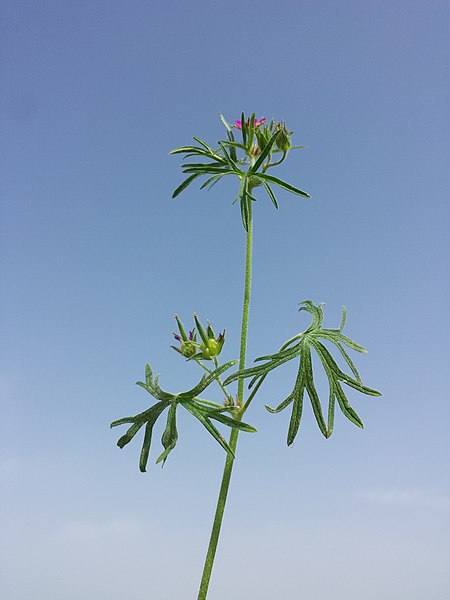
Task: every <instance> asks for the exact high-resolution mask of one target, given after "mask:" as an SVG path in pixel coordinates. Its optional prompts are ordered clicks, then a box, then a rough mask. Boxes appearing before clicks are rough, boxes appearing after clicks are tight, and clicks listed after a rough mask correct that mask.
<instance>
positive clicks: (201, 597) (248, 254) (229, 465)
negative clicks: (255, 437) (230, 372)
mask: <svg viewBox="0 0 450 600" xmlns="http://www.w3.org/2000/svg"><path fill="white" fill-rule="evenodd" d="M252 245H253V221H252V206H251V202H250V203H249V219H248V231H247V241H246V251H245V283H244V303H243V307H242V326H241V349H240V354H239V370H241V369H245V357H246V352H247V332H248V316H249V312H250V290H251V279H252ZM237 404H238V406H239V407H242V406H243V404H244V380H242V379H241V380H239V384H238V396H237ZM237 418H238V419H240V418H242V412H240V413H239V415H238V417H237ZM238 436H239V431H238V430H237V429H232V431H231V434H230V441H229V444H230V448H231V450H232V451H233V453H234V452H235V450H236V446H237V440H238ZM233 464H234V459H233V458H232V457H231V456H229V455H227V458H226V461H225V467H224V470H223V475H222V483H221V485H220V492H219V498H218V500H217V507H216V513H215V515H214V521H213V526H212V531H211V537H210V540H209V546H208V551H207V553H206V559H205V566H204V567H203V574H202V579H201V582H200V590H199V592H198V597H197V600H206V596H207V594H208V587H209V581H210V579H211V572H212V568H213V565H214V557H215V555H216V550H217V544H218V541H219V535H220V528H221V526H222V520H223V513H224V510H225V504H226V501H227V495H228V488H229V486H230V479H231V472H232V470H233Z"/></svg>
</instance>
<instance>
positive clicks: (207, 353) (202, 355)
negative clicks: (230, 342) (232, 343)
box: [171, 314, 225, 360]
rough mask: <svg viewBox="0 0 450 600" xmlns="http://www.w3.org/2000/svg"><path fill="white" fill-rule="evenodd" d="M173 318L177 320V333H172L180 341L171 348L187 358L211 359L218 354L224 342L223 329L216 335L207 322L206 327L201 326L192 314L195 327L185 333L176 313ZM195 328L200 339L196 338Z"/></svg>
mask: <svg viewBox="0 0 450 600" xmlns="http://www.w3.org/2000/svg"><path fill="white" fill-rule="evenodd" d="M175 320H176V322H177V326H178V331H179V334H178V333H174V334H173V335H174V337H175V339H176V340H177V341H178V342H180V346H178V347H177V346H171V348H173V349H174V350H176V351H177V352H179V353H180V354H182V355H183V356H184V357H185V358H187V359H188V360H189V359H194V360H199V359H203V360H213V359H214V358H215V357H216V356H219V354H220V353H221V351H222V348H223V345H224V343H225V330H224V331H223V332H222V333H219V335H218V336H216V334H215V333H214V331H213V329H212V327H211V324H210V323H208V325H207V327H206V329H205V328H203V327H202V325H201V323H200V321H199V320H198V318H197V315H196V314H194V322H195V327H194V328H193V329H192V331H189V334H187V333H186V331H185V329H184V327H183V324H182V323H181V321H180V319H179V318H178V316H177V315H175ZM195 330H197V331H198V334H199V336H200V340H197V333H196V331H195Z"/></svg>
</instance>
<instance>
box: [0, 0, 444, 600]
mask: <svg viewBox="0 0 450 600" xmlns="http://www.w3.org/2000/svg"><path fill="white" fill-rule="evenodd" d="M449 16H450V10H449V6H448V3H446V2H440V1H431V2H416V1H410V2H400V1H393V2H387V1H386V2H385V1H379V2H355V1H344V2H332V1H327V2H321V1H319V2H302V1H300V2H286V1H281V2H278V3H276V4H273V3H269V2H266V1H265V0H264V1H260V2H258V3H256V2H247V3H245V4H241V3H238V2H236V1H234V0H233V1H231V2H227V3H222V2H221V3H219V2H215V1H211V0H210V1H208V2H206V1H201V2H200V1H198V2H197V1H194V2H192V3H185V2H180V1H179V0H177V1H173V2H166V3H162V2H142V1H136V2H132V3H130V2H119V1H111V2H85V1H80V2H55V1H49V2H26V1H19V2H11V1H6V2H3V3H2V8H1V22H0V28H1V32H0V33H1V35H0V39H1V41H0V49H1V56H2V68H1V84H0V118H1V130H2V131H3V132H4V134H3V135H2V142H3V143H2V155H1V171H2V177H1V190H0V191H1V197H2V225H1V227H2V241H1V252H2V258H1V261H2V267H1V287H2V300H1V304H2V316H1V319H2V342H3V343H2V360H1V365H2V366H1V373H0V383H1V395H2V415H3V423H4V426H3V432H2V436H1V456H2V458H1V462H0V478H1V484H2V488H3V493H2V498H3V499H2V510H1V519H2V521H1V529H2V542H1V563H2V565H3V567H4V569H3V574H2V575H1V578H0V591H1V592H2V596H4V597H5V598H8V599H9V600H28V599H29V598H33V600H41V599H42V600H43V599H44V598H45V600H61V599H64V600H91V599H92V598H95V599H96V600H118V599H119V598H123V597H124V595H125V594H128V595H130V596H133V598H135V599H136V600H141V599H142V600H144V599H148V598H155V599H157V600H175V599H178V598H179V599H180V600H185V599H188V598H195V597H196V593H197V586H198V582H199V578H200V573H201V569H202V566H203V558H204V553H205V551H206V545H207V540H208V537H209V529H210V523H211V519H212V514H213V510H214V506H215V501H216V496H217V492H218V487H219V481H220V476H221V471H222V465H223V461H224V453H223V451H222V450H221V448H219V447H217V448H216V445H215V443H214V441H213V440H212V439H210V438H209V436H208V435H207V434H206V433H204V432H203V431H202V430H200V428H199V427H197V425H196V424H195V423H192V422H191V421H190V420H189V419H188V418H184V419H181V420H180V424H179V429H180V440H179V443H178V446H177V448H176V449H175V450H174V451H173V453H172V454H171V455H170V457H169V459H168V461H167V463H166V466H165V467H164V469H162V470H161V469H160V468H159V466H155V465H154V464H153V463H154V460H155V459H156V456H157V455H158V450H159V448H158V446H159V438H160V435H161V431H160V430H159V429H158V430H157V435H156V436H155V440H154V447H153V449H152V454H151V458H150V464H149V469H148V472H147V473H146V474H145V475H143V474H141V473H139V471H138V468H137V461H138V453H139V442H138V441H136V443H134V444H133V445H130V446H128V447H126V449H124V450H122V451H121V450H119V449H118V448H117V447H116V445H115V443H116V440H117V438H118V436H119V435H120V433H119V432H118V430H112V431H110V430H109V428H108V426H109V423H110V422H111V421H112V420H114V419H116V418H120V417H122V416H125V415H126V414H135V413H137V412H139V411H140V410H143V409H145V408H146V407H147V406H148V405H149V402H150V401H151V398H150V396H146V395H145V392H144V390H141V389H140V388H138V387H136V386H135V385H134V382H135V381H136V380H139V379H142V377H143V371H144V365H145V363H146V362H150V363H151V364H152V366H153V368H154V370H155V372H157V373H161V383H162V384H163V387H164V385H165V387H167V388H169V389H172V390H173V391H176V390H180V389H187V387H191V385H192V384H193V383H195V382H196V380H197V379H198V376H199V374H198V373H197V372H196V371H195V368H194V366H192V365H185V364H184V363H183V362H182V361H180V359H179V357H178V355H177V354H176V353H175V352H173V351H172V350H171V349H170V348H169V346H170V344H171V343H172V338H171V332H172V331H173V330H174V322H173V313H174V312H178V313H179V314H180V316H181V317H182V318H183V319H184V321H185V322H186V323H188V322H189V319H190V315H192V313H193V312H194V311H197V312H198V313H199V315H200V316H201V317H202V318H203V319H204V320H206V319H210V320H211V321H212V322H213V323H214V325H215V326H216V327H217V329H222V328H225V327H226V329H227V343H226V346H225V349H224V356H225V357H226V358H236V357H237V353H238V350H237V347H238V338H239V321H240V311H241V307H240V303H241V296H242V280H243V264H242V259H243V252H244V233H243V229H242V226H241V224H240V215H239V209H238V207H237V205H234V206H232V204H231V202H232V200H233V198H234V197H235V195H236V189H235V188H234V187H233V184H232V183H231V182H230V183H224V184H223V185H222V186H221V185H220V184H219V185H218V186H216V187H215V188H214V189H213V190H212V191H211V192H209V193H206V192H204V191H202V192H200V191H199V190H198V187H195V186H194V185H193V186H191V187H190V188H189V189H188V190H187V191H186V192H185V193H184V194H183V195H182V196H180V197H179V198H177V199H176V200H171V199H170V196H171V193H172V191H173V189H174V188H175V187H176V186H177V185H178V184H179V182H180V181H181V171H180V160H179V159H178V158H177V157H171V156H169V155H168V151H169V150H170V149H171V148H173V147H175V146H179V145H183V144H187V143H189V142H190V141H191V139H192V136H193V135H197V136H200V137H202V138H203V139H205V140H207V141H208V142H210V143H212V144H213V143H214V142H215V141H216V140H217V139H221V138H222V137H223V135H224V133H223V127H222V125H221V122H220V120H219V114H220V113H223V114H224V115H225V116H226V117H227V118H228V119H229V120H230V121H231V120H234V119H235V118H237V117H238V116H239V114H240V113H241V111H242V110H245V111H246V112H247V113H251V112H253V111H255V112H256V113H257V114H258V115H261V116H266V117H267V118H271V117H274V118H281V119H285V120H286V122H287V124H288V126H289V128H290V129H293V130H294V131H295V135H294V142H295V143H296V144H302V145H304V146H306V148H305V149H303V150H300V151H297V152H296V153H294V152H292V153H291V154H290V156H289V159H288V161H287V162H286V163H285V164H284V165H283V166H282V167H281V168H280V169H279V171H278V175H279V176H282V177H284V178H285V179H287V180H288V181H290V182H292V183H293V184H296V185H298V186H299V187H301V188H303V189H305V190H307V191H308V192H309V193H310V194H311V195H312V196H313V199H312V200H310V201H306V200H302V199H301V198H295V197H293V196H289V195H287V194H282V193H281V194H280V195H279V201H280V209H279V211H278V212H276V211H274V210H273V207H272V205H271V204H270V202H268V200H267V198H265V197H264V196H263V195H260V196H258V202H257V204H256V205H255V239H254V244H255V246H254V251H255V255H254V278H253V283H254V286H253V304H252V309H251V322H250V340H249V357H250V359H252V357H255V356H258V355H260V354H261V353H264V354H265V353H268V352H272V351H275V350H276V349H277V348H278V347H279V346H280V344H281V343H282V342H283V341H284V340H286V339H287V338H289V337H290V336H291V335H293V334H294V333H296V332H298V331H300V330H302V329H303V328H305V327H306V325H307V323H308V319H307V318H306V316H305V315H302V314H301V313H300V314H299V313H297V303H298V302H299V301H300V300H304V299H306V298H311V299H312V300H314V301H315V302H325V314H326V318H327V323H328V324H329V325H330V326H335V325H336V324H337V323H338V322H339V318H340V308H341V306H342V304H345V305H346V306H347V309H348V325H347V326H346V329H347V333H348V335H350V336H351V337H353V338H355V339H356V340H357V341H360V342H361V343H363V344H364V345H365V346H367V347H368V349H369V353H368V355H367V356H363V357H359V356H358V357H356V360H357V364H358V367H360V370H361V373H362V376H363V380H364V381H365V382H366V383H367V384H368V385H371V386H374V387H377V388H379V389H381V390H382V392H383V396H382V398H371V397H364V396H360V397H359V396H358V395H357V394H356V393H355V394H352V393H350V394H349V395H350V399H351V401H352V404H353V405H354V407H355V409H356V410H357V412H358V413H359V414H360V415H361V417H362V419H363V421H364V423H365V430H364V431H361V430H359V429H357V428H356V427H354V426H353V425H352V424H351V423H350V422H348V421H346V420H345V419H344V418H343V417H342V415H340V416H339V417H338V418H337V422H336V427H335V432H334V434H333V436H332V437H331V439H329V440H325V439H324V438H322V436H321V434H320V432H319V431H318V429H317V427H316V425H315V422H314V419H313V415H312V411H311V409H310V407H307V409H305V414H304V417H303V420H302V425H301V429H300V434H299V437H298V438H297V440H296V442H295V444H294V445H293V446H292V447H290V448H287V447H286V444H285V436H286V429H287V423H288V415H287V414H286V413H282V414H280V415H277V416H272V415H269V414H268V413H266V411H265V410H264V408H263V404H265V403H272V404H275V403H276V402H277V401H279V400H281V399H282V398H283V397H284V396H283V394H285V392H286V391H289V390H288V387H289V385H290V379H289V378H290V377H292V372H290V371H289V368H287V369H286V370H285V371H282V372H281V374H280V375H279V376H278V378H277V377H276V376H274V377H273V378H272V379H268V380H267V385H266V387H265V388H262V391H261V396H260V400H259V402H256V401H255V405H254V406H253V407H252V409H251V410H250V411H249V412H248V413H247V417H248V421H249V422H251V423H252V424H254V425H255V426H256V427H257V429H258V433H257V434H251V435H250V434H248V435H246V436H244V435H243V436H241V439H240V443H239V448H238V462H237V464H236V466H235V471H234V474H233V480H232V486H231V492H230V496H229V503H228V506H227V512H226V515H225V522H224V529H223V536H222V539H221V542H220V547H219V551H218V556H217V564H216V567H215V570H214V573H213V580H212V584H211V589H210V598H211V600H225V598H229V597H230V595H231V594H233V597H234V598H236V599H239V598H249V597H257V598H258V600H269V599H272V598H273V597H294V598H295V597H309V598H314V599H315V600H325V598H329V594H330V590H333V597H334V598H335V600H344V599H345V600H360V599H361V598H364V600H378V599H379V598H388V599H389V598H398V599H400V600H401V599H403V598H408V600H423V599H424V598H427V600H446V599H447V598H448V597H449V593H450V578H449V574H448V568H447V567H448V562H449V558H450V548H449V544H448V524H449V523H448V521H449V519H448V517H449V508H450V486H449V482H448V475H447V474H448V466H449V465H448V450H449V449H448V431H447V430H448V426H447V423H448V417H449V409H448V405H449V403H448V389H449V383H450V381H449V369H448V342H447V339H448V336H449V333H450V332H449V326H448V319H447V318H446V311H447V309H448V303H449V300H450V294H449V278H448V257H449V251H450V247H449V246H450V244H449V236H448V230H449V208H448V189H449V183H450V181H449V179H450V178H449V174H448V173H449V172H448V154H449V139H450V136H449V127H448V126H449V118H448V106H449V104H450V102H449V101H450V98H449V84H448V70H447V69H446V65H447V64H448V59H449V41H448V21H449ZM236 588H237V591H236Z"/></svg>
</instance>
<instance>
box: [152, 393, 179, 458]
mask: <svg viewBox="0 0 450 600" xmlns="http://www.w3.org/2000/svg"><path fill="white" fill-rule="evenodd" d="M176 414H177V404H176V402H173V403H172V404H171V405H170V408H169V414H168V415H167V424H166V428H165V429H164V432H163V434H162V438H161V443H162V445H163V446H164V452H163V453H162V454H161V455H160V456H158V458H157V459H156V464H158V463H160V462H161V461H162V463H163V464H162V466H164V463H165V462H166V460H167V457H168V455H169V454H170V452H172V450H173V449H174V448H175V446H176V445H177V441H178V431H177V417H176Z"/></svg>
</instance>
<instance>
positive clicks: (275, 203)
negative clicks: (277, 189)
mask: <svg viewBox="0 0 450 600" xmlns="http://www.w3.org/2000/svg"><path fill="white" fill-rule="evenodd" d="M261 183H262V184H263V186H264V187H265V188H266V191H267V193H268V195H269V198H270V199H271V200H272V203H273V205H274V206H275V208H276V209H278V202H277V199H276V198H275V194H274V193H273V191H272V188H271V187H270V185H269V184H268V183H267V182H266V181H264V179H263V180H262V182H261Z"/></svg>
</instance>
